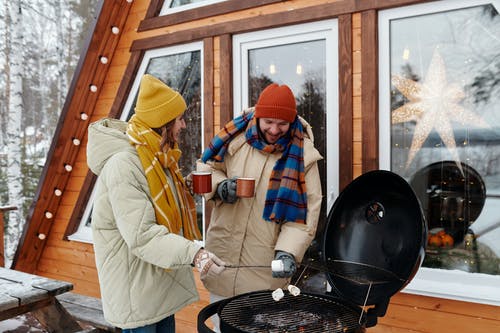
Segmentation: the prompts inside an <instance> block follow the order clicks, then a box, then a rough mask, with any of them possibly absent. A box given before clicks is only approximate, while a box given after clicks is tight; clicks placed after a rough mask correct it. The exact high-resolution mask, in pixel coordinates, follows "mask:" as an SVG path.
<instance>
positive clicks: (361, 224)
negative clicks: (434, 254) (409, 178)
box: [322, 170, 427, 305]
mask: <svg viewBox="0 0 500 333" xmlns="http://www.w3.org/2000/svg"><path fill="white" fill-rule="evenodd" d="M324 235H325V236H324V240H323V251H322V255H323V258H322V259H323V261H324V264H325V265H326V268H327V270H328V273H327V278H328V281H329V283H330V284H331V285H332V287H333V288H334V290H335V291H336V292H337V293H338V294H339V295H340V296H342V297H343V298H345V299H348V300H350V301H352V302H354V303H356V304H358V305H364V304H366V305H374V304H379V303H385V302H387V300H388V299H389V298H390V297H391V296H392V295H394V294H395V293H396V292H397V291H399V290H400V289H402V288H403V287H404V286H405V285H406V284H408V283H409V282H410V281H411V279H412V278H413V276H414V275H415V273H416V272H417V270H418V268H419V267H420V264H421V263H422V261H423V258H424V250H425V248H424V247H425V244H426V239H427V225H426V223H425V219H424V216H423V213H422V209H421V207H420V203H419V201H418V199H417V197H416V195H415V193H414V192H413V190H412V188H411V187H410V185H409V184H408V183H407V182H406V181H405V180H404V179H403V178H401V177H400V176H398V175H397V174H395V173H393V172H390V171H384V170H377V171H370V172H367V173H365V174H363V175H361V176H360V177H358V178H356V179H355V180H353V181H352V182H351V183H350V184H349V185H348V186H347V187H346V188H345V189H344V190H343V191H342V192H341V193H340V195H339V197H338V198H337V200H336V201H335V203H334V205H333V207H332V209H331V210H330V212H329V215H328V222H327V226H326V230H325V234H324Z"/></svg>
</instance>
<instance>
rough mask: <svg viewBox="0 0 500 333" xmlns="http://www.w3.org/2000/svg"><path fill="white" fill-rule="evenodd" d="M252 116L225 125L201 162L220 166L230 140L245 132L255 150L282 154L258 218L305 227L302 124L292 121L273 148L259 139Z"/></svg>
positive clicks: (298, 121) (243, 116)
mask: <svg viewBox="0 0 500 333" xmlns="http://www.w3.org/2000/svg"><path fill="white" fill-rule="evenodd" d="M253 115H254V114H253V112H248V113H245V114H243V115H242V116H239V117H237V118H235V119H234V120H233V121H231V122H229V123H227V124H226V126H224V128H223V129H222V130H221V131H220V132H219V133H218V134H217V135H216V136H215V137H214V138H213V139H212V141H211V142H210V144H209V146H208V147H207V149H206V150H205V151H204V152H203V154H202V157H201V160H202V161H203V162H207V161H208V160H215V161H217V162H222V161H223V160H224V155H225V153H226V151H227V147H228V146H229V143H230V142H231V140H232V139H233V138H234V137H235V136H236V135H238V134H239V133H240V132H242V131H243V130H245V129H246V131H245V138H246V142H247V143H248V144H249V145H251V146H252V147H254V148H255V149H258V150H262V151H265V152H267V153H273V152H282V155H281V157H280V159H279V160H278V161H277V162H276V164H275V165H274V168H273V171H272V173H271V178H270V179H269V185H268V188H267V193H266V202H265V206H264V212H263V214H262V218H263V219H264V220H266V221H272V222H276V223H281V222H283V221H291V222H297V223H304V224H305V222H306V213H307V191H306V183H305V172H304V132H303V128H302V124H301V122H300V120H299V119H298V117H297V118H295V121H294V122H293V123H291V125H290V131H289V135H286V136H283V137H281V138H280V139H279V140H278V141H277V142H276V143H274V144H268V143H266V142H265V141H263V140H262V139H261V138H260V135H259V131H258V129H257V119H256V118H254V117H253Z"/></svg>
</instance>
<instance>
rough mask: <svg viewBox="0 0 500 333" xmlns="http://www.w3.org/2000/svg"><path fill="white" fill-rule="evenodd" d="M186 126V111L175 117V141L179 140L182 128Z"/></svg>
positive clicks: (173, 134) (173, 135) (173, 133)
mask: <svg viewBox="0 0 500 333" xmlns="http://www.w3.org/2000/svg"><path fill="white" fill-rule="evenodd" d="M185 128H186V121H185V120H184V113H183V114H181V115H180V116H179V117H177V118H175V122H174V125H173V126H172V137H173V139H174V140H175V142H179V137H180V134H181V130H183V129H185Z"/></svg>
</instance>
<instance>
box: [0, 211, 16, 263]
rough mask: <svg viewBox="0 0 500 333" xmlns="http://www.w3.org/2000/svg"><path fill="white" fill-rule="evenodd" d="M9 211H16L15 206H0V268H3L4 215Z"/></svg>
mask: <svg viewBox="0 0 500 333" xmlns="http://www.w3.org/2000/svg"><path fill="white" fill-rule="evenodd" d="M10 210H17V207H16V206H0V240H1V241H2V244H1V246H0V267H4V266H5V240H4V230H5V226H4V219H3V217H4V214H5V212H8V211H10Z"/></svg>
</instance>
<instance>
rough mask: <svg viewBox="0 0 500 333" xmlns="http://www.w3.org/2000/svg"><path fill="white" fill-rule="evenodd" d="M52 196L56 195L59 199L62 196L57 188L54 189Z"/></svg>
mask: <svg viewBox="0 0 500 333" xmlns="http://www.w3.org/2000/svg"><path fill="white" fill-rule="evenodd" d="M54 194H55V195H56V197H60V196H61V195H62V191H61V190H60V189H58V188H56V189H54Z"/></svg>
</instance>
